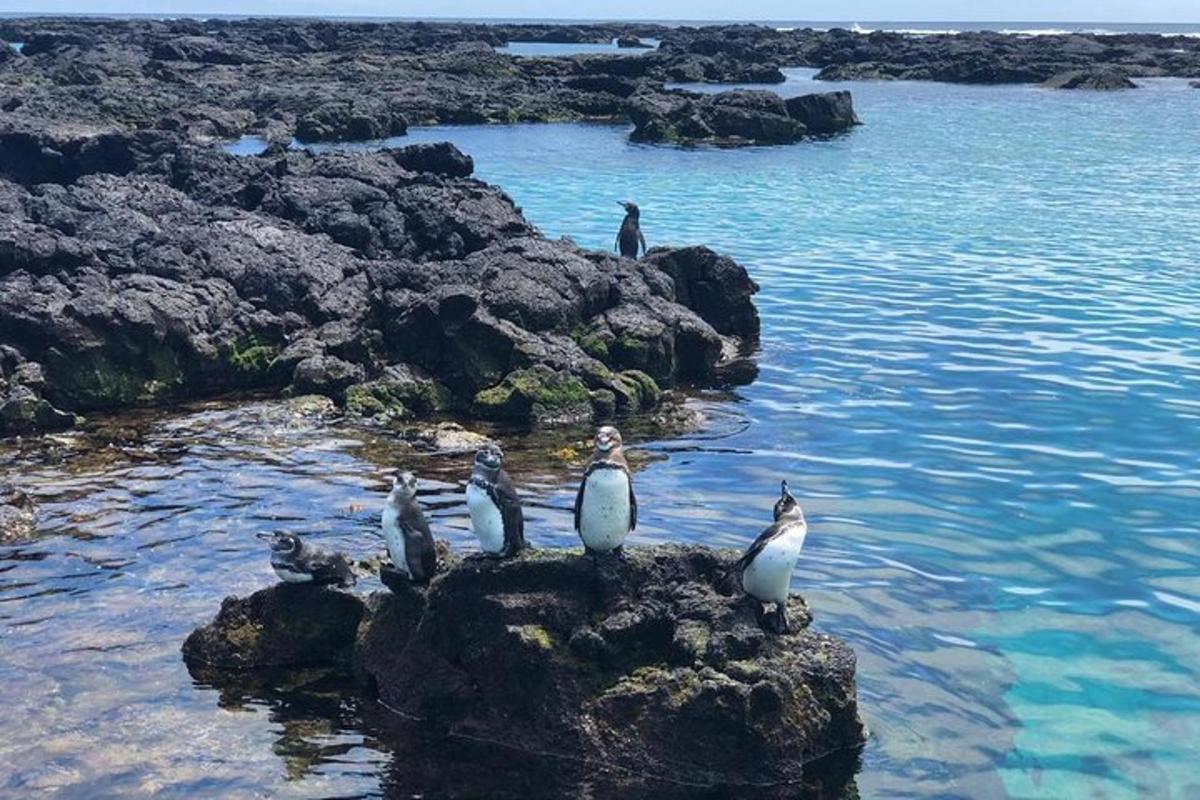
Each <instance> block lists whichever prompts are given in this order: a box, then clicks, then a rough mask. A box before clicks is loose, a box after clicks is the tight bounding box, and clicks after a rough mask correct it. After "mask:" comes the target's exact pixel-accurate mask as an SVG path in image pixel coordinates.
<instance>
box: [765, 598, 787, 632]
mask: <svg viewBox="0 0 1200 800" xmlns="http://www.w3.org/2000/svg"><path fill="white" fill-rule="evenodd" d="M767 621H768V624H769V625H770V630H771V633H775V634H778V635H780V636H782V635H784V634H786V633H791V632H792V625H791V623H790V622H788V616H787V603H776V604H775V613H774V614H771V615H770V616H768V617H767Z"/></svg>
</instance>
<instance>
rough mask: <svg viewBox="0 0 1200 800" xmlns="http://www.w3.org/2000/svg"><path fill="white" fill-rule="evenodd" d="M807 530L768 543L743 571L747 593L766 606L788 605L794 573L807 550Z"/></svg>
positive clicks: (744, 586) (784, 535) (787, 534)
mask: <svg viewBox="0 0 1200 800" xmlns="http://www.w3.org/2000/svg"><path fill="white" fill-rule="evenodd" d="M805 533H806V531H805V530H804V529H801V530H799V531H795V532H788V533H784V534H783V535H782V536H779V537H777V538H776V539H774V540H772V541H770V542H768V543H767V546H766V547H764V548H763V549H762V551H761V552H760V553H759V554H758V555H757V556H755V557H754V560H753V561H751V562H750V564H749V565H748V566H747V567H746V569H745V570H743V572H742V587H743V588H744V589H745V590H746V594H748V595H750V596H751V597H754V598H757V599H758V600H761V601H762V602H764V603H786V602H787V598H788V589H789V588H790V587H791V583H792V570H793V569H795V567H796V561H797V560H798V559H799V558H800V551H801V550H802V549H803V548H804V536H805Z"/></svg>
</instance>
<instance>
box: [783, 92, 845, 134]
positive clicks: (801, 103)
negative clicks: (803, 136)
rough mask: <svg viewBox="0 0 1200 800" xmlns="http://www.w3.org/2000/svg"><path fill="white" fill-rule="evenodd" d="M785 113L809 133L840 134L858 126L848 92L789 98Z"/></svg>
mask: <svg viewBox="0 0 1200 800" xmlns="http://www.w3.org/2000/svg"><path fill="white" fill-rule="evenodd" d="M785 105H786V106H787V113H788V116H790V117H791V118H792V119H794V120H797V121H799V122H802V123H804V126H805V127H806V128H808V132H809V133H840V132H842V131H844V130H847V129H849V128H850V127H852V126H854V125H858V124H860V123H859V121H858V115H856V114H855V113H854V102H853V100H852V99H851V98H850V93H849V92H825V93H823V94H804V95H800V96H799V97H789V98H788V100H787V102H786V104H785Z"/></svg>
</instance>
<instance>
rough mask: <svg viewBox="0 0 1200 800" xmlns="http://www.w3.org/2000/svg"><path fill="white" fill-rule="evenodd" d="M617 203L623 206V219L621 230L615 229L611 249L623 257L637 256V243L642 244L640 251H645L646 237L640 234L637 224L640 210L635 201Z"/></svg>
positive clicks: (639, 227)
mask: <svg viewBox="0 0 1200 800" xmlns="http://www.w3.org/2000/svg"><path fill="white" fill-rule="evenodd" d="M617 205H619V206H624V207H625V219H624V220H622V222H621V230H619V231H617V241H616V243H615V244H614V245H613V249H614V250H617V251H618V252H620V253H621V255H622V256H624V257H625V258H637V257H638V245H639V244H641V246H642V253H645V252H646V237H644V236H642V228H641V225H640V224H639V220H640V219H641V214H642V212H641V211H639V210H638V207H637V203H628V202H626V203H621V202H618V203H617Z"/></svg>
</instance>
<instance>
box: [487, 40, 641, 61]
mask: <svg viewBox="0 0 1200 800" xmlns="http://www.w3.org/2000/svg"><path fill="white" fill-rule="evenodd" d="M642 41H643V42H645V43H646V44H648V45H650V46H649V47H617V40H616V39H613V40H612V41H611V42H578V43H576V42H509V43H508V44H507V45H506V46H504V47H497V48H496V49H497V50H498V51H500V52H501V53H508V54H509V55H511V56H543V57H549V56H577V55H590V54H593V53H608V54H609V55H613V54H616V55H621V56H639V55H642V54H644V53H649V52H651V51H652V50H653V49H654V48H655V47H658V40H657V39H642Z"/></svg>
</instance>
